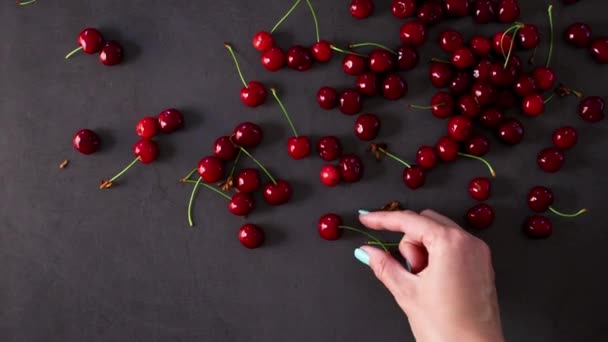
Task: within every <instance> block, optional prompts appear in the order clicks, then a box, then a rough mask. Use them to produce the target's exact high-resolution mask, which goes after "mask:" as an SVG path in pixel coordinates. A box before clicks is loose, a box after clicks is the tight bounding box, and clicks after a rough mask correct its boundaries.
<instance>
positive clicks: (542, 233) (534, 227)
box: [523, 215, 553, 239]
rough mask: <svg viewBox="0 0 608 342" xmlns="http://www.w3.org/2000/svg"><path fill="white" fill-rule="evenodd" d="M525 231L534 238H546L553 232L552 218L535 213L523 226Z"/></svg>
mask: <svg viewBox="0 0 608 342" xmlns="http://www.w3.org/2000/svg"><path fill="white" fill-rule="evenodd" d="M523 230H524V233H525V234H526V235H527V236H528V237H529V238H532V239H545V238H548V237H549V236H551V234H552V233H553V224H552V223H551V220H549V219H548V218H546V217H544V216H540V215H534V216H531V217H528V219H527V220H526V222H525V223H524V227H523Z"/></svg>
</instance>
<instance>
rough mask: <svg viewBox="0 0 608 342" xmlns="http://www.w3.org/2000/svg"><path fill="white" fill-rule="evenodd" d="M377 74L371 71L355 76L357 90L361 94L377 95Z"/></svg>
mask: <svg viewBox="0 0 608 342" xmlns="http://www.w3.org/2000/svg"><path fill="white" fill-rule="evenodd" d="M378 83H379V82H378V76H377V75H376V74H375V73H373V72H366V73H363V74H361V75H359V76H357V80H356V81H355V84H356V87H357V90H359V92H360V93H361V94H363V95H367V96H375V95H378V92H379V90H378V88H379V86H378Z"/></svg>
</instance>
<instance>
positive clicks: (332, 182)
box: [319, 165, 340, 187]
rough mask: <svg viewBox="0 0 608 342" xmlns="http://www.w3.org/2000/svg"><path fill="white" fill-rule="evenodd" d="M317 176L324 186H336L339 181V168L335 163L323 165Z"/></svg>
mask: <svg viewBox="0 0 608 342" xmlns="http://www.w3.org/2000/svg"><path fill="white" fill-rule="evenodd" d="M319 177H320V179H321V183H323V184H324V185H325V186H328V187H332V186H336V185H338V184H339V183H340V170H338V167H337V166H335V165H323V167H322V168H321V173H320V175H319Z"/></svg>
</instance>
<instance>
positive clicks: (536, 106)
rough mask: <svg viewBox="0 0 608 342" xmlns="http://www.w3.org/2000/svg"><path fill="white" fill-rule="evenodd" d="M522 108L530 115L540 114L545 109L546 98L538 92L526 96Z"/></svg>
mask: <svg viewBox="0 0 608 342" xmlns="http://www.w3.org/2000/svg"><path fill="white" fill-rule="evenodd" d="M521 109H522V111H523V112H524V114H526V115H528V116H539V115H541V114H542V113H543V112H544V111H545V100H543V98H542V96H540V95H538V94H534V95H530V96H526V97H524V99H523V100H522V102H521Z"/></svg>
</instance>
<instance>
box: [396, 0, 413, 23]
mask: <svg viewBox="0 0 608 342" xmlns="http://www.w3.org/2000/svg"><path fill="white" fill-rule="evenodd" d="M416 8H417V4H416V0H393V2H392V3H391V13H392V14H393V16H394V17H395V18H398V19H403V18H408V17H413V16H414V15H415V14H416Z"/></svg>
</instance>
